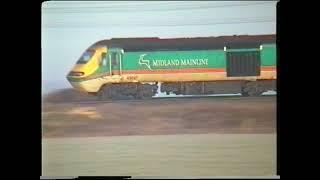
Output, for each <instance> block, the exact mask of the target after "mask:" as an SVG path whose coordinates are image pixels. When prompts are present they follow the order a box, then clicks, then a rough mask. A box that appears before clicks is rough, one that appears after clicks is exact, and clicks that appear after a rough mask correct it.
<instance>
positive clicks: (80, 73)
mask: <svg viewBox="0 0 320 180" xmlns="http://www.w3.org/2000/svg"><path fill="white" fill-rule="evenodd" d="M83 75H84V72H76V71H71V72H70V73H69V76H83Z"/></svg>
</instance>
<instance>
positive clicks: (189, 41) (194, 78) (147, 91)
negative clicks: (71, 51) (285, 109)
mask: <svg viewBox="0 0 320 180" xmlns="http://www.w3.org/2000/svg"><path fill="white" fill-rule="evenodd" d="M66 78H67V80H68V81H69V83H70V84H71V85H72V87H73V88H75V89H76V90H79V91H81V92H84V93H87V94H91V95H94V96H97V98H98V99H99V100H108V99H117V98H121V97H130V98H134V99H142V98H151V97H153V96H155V95H156V94H157V92H158V91H159V90H160V92H162V93H166V94H170V93H174V94H177V95H207V94H221V93H223V94H226V93H228V94H230V93H231V94H233V93H234V94H236V93H237V94H238V93H241V94H242V95H243V96H260V95H261V94H262V93H263V92H266V91H270V90H271V91H276V80H277V48H276V35H275V34H267V35H235V36H219V37H196V38H167V39H161V38H157V37H151V38H112V39H107V40H101V41H98V42H96V43H94V44H93V45H91V46H90V47H88V48H87V49H86V50H85V51H84V52H83V54H82V55H81V56H80V58H79V59H78V60H77V62H76V64H75V65H74V67H73V68H72V69H71V70H70V72H69V73H68V74H67V77H66Z"/></svg>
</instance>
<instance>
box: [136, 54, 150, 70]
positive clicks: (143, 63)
mask: <svg viewBox="0 0 320 180" xmlns="http://www.w3.org/2000/svg"><path fill="white" fill-rule="evenodd" d="M146 55H147V54H141V55H140V58H139V64H140V65H146V66H147V67H148V68H149V69H150V70H152V69H151V67H150V60H147V59H143V57H144V56H146Z"/></svg>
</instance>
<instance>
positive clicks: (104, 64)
mask: <svg viewBox="0 0 320 180" xmlns="http://www.w3.org/2000/svg"><path fill="white" fill-rule="evenodd" d="M106 55H107V54H106V53H102V55H101V61H102V66H106V65H107V64H108V63H107V56H106Z"/></svg>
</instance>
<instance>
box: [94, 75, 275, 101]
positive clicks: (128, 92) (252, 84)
mask: <svg viewBox="0 0 320 180" xmlns="http://www.w3.org/2000/svg"><path fill="white" fill-rule="evenodd" d="M158 85H160V86H159V87H160V92H162V93H166V94H167V95H169V94H170V93H174V94H176V95H211V94H237V93H241V94H242V95H243V96H260V95H261V94H262V93H264V92H266V91H270V90H271V91H276V80H258V81H221V82H216V81H215V82H164V83H153V84H142V83H121V84H107V85H104V86H103V87H101V89H100V91H99V92H98V93H96V94H95V95H97V97H98V99H99V100H112V99H114V100H116V99H148V98H152V97H153V96H154V95H156V94H157V92H158Z"/></svg>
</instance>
